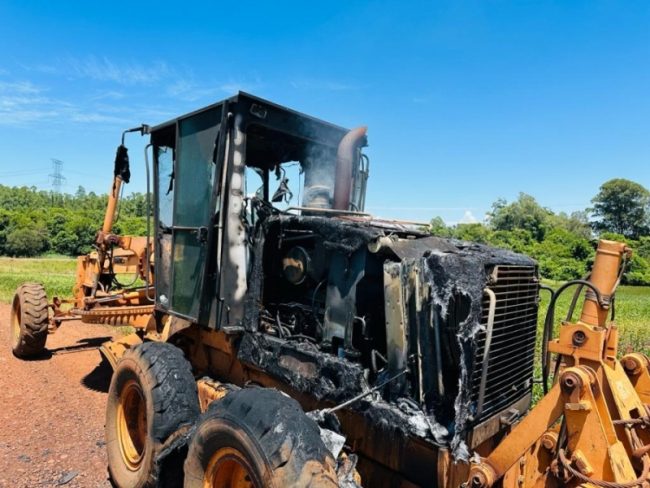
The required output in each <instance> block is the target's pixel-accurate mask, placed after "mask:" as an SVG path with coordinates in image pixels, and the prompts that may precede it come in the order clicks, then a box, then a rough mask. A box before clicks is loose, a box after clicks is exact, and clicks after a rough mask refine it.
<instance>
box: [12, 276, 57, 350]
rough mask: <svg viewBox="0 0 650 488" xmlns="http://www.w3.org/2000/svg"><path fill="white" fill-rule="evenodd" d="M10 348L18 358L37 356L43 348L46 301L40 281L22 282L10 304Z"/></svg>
mask: <svg viewBox="0 0 650 488" xmlns="http://www.w3.org/2000/svg"><path fill="white" fill-rule="evenodd" d="M10 320H11V350H12V351H13V353H14V354H15V355H16V356H17V357H19V358H29V357H34V356H38V355H39V354H41V353H42V352H43V350H44V349H45V342H46V340H47V333H48V332H47V327H48V303H47V295H46V294H45V288H43V285H41V284H40V283H23V284H22V285H20V286H19V287H18V289H17V290H16V294H15V295H14V300H13V303H12V306H11V319H10Z"/></svg>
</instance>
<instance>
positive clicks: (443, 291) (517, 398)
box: [238, 212, 538, 465]
mask: <svg viewBox="0 0 650 488" xmlns="http://www.w3.org/2000/svg"><path fill="white" fill-rule="evenodd" d="M259 215H260V218H259V220H258V223H257V226H256V231H255V233H254V235H255V240H254V243H253V246H252V248H251V253H252V259H251V262H252V266H251V269H250V275H249V276H250V280H249V285H250V288H249V294H248V296H249V300H248V301H247V305H246V316H247V320H246V323H248V324H257V327H256V328H255V330H251V331H250V332H252V333H249V334H246V335H244V337H243V338H242V342H241V344H240V347H239V353H238V358H239V359H240V360H241V361H242V362H244V363H245V364H248V365H249V366H250V367H253V368H255V369H258V370H263V371H265V372H267V373H268V374H270V375H272V376H274V377H276V378H277V379H279V380H280V381H282V382H283V383H286V384H289V385H291V387H292V388H293V389H294V390H296V391H298V392H300V393H301V394H306V395H309V396H310V397H313V398H314V399H316V400H317V401H319V402H325V404H329V405H336V404H339V403H341V402H344V401H346V400H348V399H350V398H352V397H354V396H355V395H359V394H360V393H363V392H364V391H367V390H368V389H370V388H372V387H373V386H375V385H378V384H381V383H382V382H385V381H386V380H387V379H389V378H395V379H394V380H391V381H389V382H388V384H387V385H386V386H385V387H384V388H382V389H381V390H380V391H379V392H378V393H375V394H374V395H369V396H368V397H366V398H364V399H362V400H359V401H358V402H355V403H353V404H352V405H351V406H350V407H349V409H350V410H352V411H354V412H356V413H357V414H359V415H362V416H363V417H364V418H365V419H366V420H367V422H368V423H369V424H372V425H374V426H375V428H379V429H380V430H381V429H382V428H386V429H389V430H390V432H391V436H393V437H394V436H395V435H398V436H402V437H404V438H408V437H417V438H419V439H423V440H425V441H426V442H430V443H431V444H434V445H438V446H447V447H449V448H450V449H452V450H453V453H454V456H455V458H457V459H459V460H467V459H468V458H469V456H470V447H475V446H476V444H477V440H476V438H474V439H473V440H472V429H473V428H474V427H475V426H477V425H478V424H479V423H485V422H488V421H489V420H490V419H489V418H486V415H482V412H483V411H488V413H492V414H494V415H496V414H498V413H500V412H502V411H503V410H504V409H506V408H507V407H511V406H512V404H515V403H517V402H519V403H518V404H517V405H519V408H522V407H521V403H522V402H521V400H522V398H523V399H524V400H525V399H526V396H527V395H529V394H530V386H531V376H532V369H531V370H530V374H526V375H525V377H524V378H523V380H522V381H521V382H520V384H502V385H501V388H502V389H504V390H506V391H515V390H517V391H518V393H517V394H515V395H512V394H510V396H509V397H508V398H505V399H504V398H500V397H495V399H492V397H489V395H488V398H490V401H496V402H499V401H500V402H501V404H495V406H494V408H493V409H492V410H491V411H490V410H489V408H488V409H486V408H484V405H478V400H479V399H480V401H481V402H482V403H485V397H486V393H485V391H486V388H490V387H491V383H490V381H491V380H490V374H489V372H490V371H489V368H485V369H486V372H485V373H484V371H483V369H484V368H483V364H482V363H483V361H482V360H483V358H486V359H487V362H488V363H490V366H491V367H498V366H499V365H498V360H499V348H500V347H501V343H500V342H499V341H500V339H499V337H500V336H499V331H495V330H494V324H495V321H494V319H492V322H491V323H487V322H486V317H487V315H490V314H489V313H488V312H490V310H489V308H490V307H494V308H495V309H493V310H492V311H491V312H492V313H491V315H490V316H492V317H493V316H495V315H499V313H502V312H504V310H505V309H504V308H503V307H505V306H507V305H508V303H509V301H512V300H519V302H518V304H519V305H520V306H533V307H534V308H535V312H536V303H537V302H536V293H530V294H528V295H526V297H531V300H529V301H528V302H527V301H526V300H527V299H528V298H526V299H521V296H522V295H521V289H519V288H517V289H516V290H510V291H509V290H506V291H502V292H498V293H497V294H494V293H492V292H487V291H486V290H488V289H489V288H490V286H494V285H495V280H496V279H497V275H498V273H497V271H498V270H499V269H508V270H510V269H512V270H518V269H526V270H532V271H531V273H529V275H527V276H529V278H530V279H529V281H528V282H527V283H525V285H526V286H528V288H527V289H534V290H537V286H538V285H537V281H536V272H535V262H534V261H532V260H531V259H529V258H527V257H525V256H522V255H519V254H515V253H512V252H509V251H504V250H498V249H494V248H491V247H488V246H483V245H479V244H470V243H467V242H461V241H456V240H447V239H441V238H436V237H431V236H428V235H426V234H423V233H421V232H418V231H412V230H406V229H405V228H404V227H402V226H399V225H394V226H391V225H386V223H383V224H382V225H381V226H380V225H375V223H374V222H373V221H372V220H370V219H367V220H365V221H362V222H361V221H359V219H357V218H346V217H336V218H332V217H322V216H314V215H303V216H296V215H286V214H281V213H278V212H269V213H267V214H264V212H260V213H259ZM297 246H299V248H300V249H299V251H297V250H296V247H297ZM336 262H339V263H340V266H338V267H336V266H334V264H332V263H336ZM502 274H503V273H502ZM338 275H340V276H338ZM506 279H507V277H506ZM531 287H532V288H531ZM333 295H335V296H336V297H338V299H337V300H335V299H333V298H332V296H333ZM488 295H489V296H495V297H496V301H495V300H489V296H488ZM533 295H534V297H533ZM350 296H351V297H353V299H349V297H350ZM341 297H342V298H341ZM346 297H347V298H348V299H346ZM486 297H487V298H486ZM518 297H519V298H518ZM529 302H530V303H529ZM335 308H336V310H335ZM510 325H512V324H506V325H505V327H507V326H510ZM488 328H491V329H492V330H491V331H490V334H491V336H492V344H489V343H486V337H485V336H486V332H487V330H486V329H488ZM504 337H505V336H504ZM486 349H487V353H486ZM490 349H491V350H490ZM495 358H496V359H495ZM524 359H525V360H527V361H528V362H530V365H531V366H532V349H531V354H530V355H529V356H526V357H525V358H524ZM524 362H526V361H524ZM521 366H522V367H523V368H525V369H526V371H528V369H527V368H528V365H527V364H522V365H521ZM400 372H404V374H403V375H400V374H399V373H400ZM475 378H478V379H479V380H478V382H477V381H474V379H475ZM486 385H487V386H486ZM493 386H494V385H493ZM479 388H482V393H481V395H478V392H477V389H479ZM504 401H505V402H506V403H503V402H504ZM508 402H509V403H508ZM523 403H524V404H525V403H526V401H524V402H523ZM501 407H502V408H501ZM495 409H497V410H498V411H497V410H495ZM382 426H383V427H382ZM495 429H496V430H500V429H501V425H499V424H498V420H497V427H496V428H494V427H492V428H491V431H495ZM487 430H488V431H490V429H487ZM493 433H494V432H493ZM481 440H482V439H481ZM386 462H387V465H388V461H386Z"/></svg>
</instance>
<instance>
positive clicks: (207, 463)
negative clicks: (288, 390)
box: [185, 388, 338, 488]
mask: <svg viewBox="0 0 650 488" xmlns="http://www.w3.org/2000/svg"><path fill="white" fill-rule="evenodd" d="M335 466H336V463H335V461H334V458H333V457H332V454H331V453H330V452H329V451H328V450H327V448H326V447H325V445H324V444H323V441H322V440H321V438H320V430H319V428H318V425H316V423H315V422H314V421H313V420H311V419H310V418H308V417H307V416H306V415H305V413H304V412H303V411H302V409H301V408H300V405H299V404H298V402H296V401H295V400H293V399H291V398H288V397H286V396H285V395H283V394H282V393H280V392H278V391H277V390H273V389H267V388H245V389H242V390H238V391H235V392H232V393H229V394H228V395H226V397H225V398H223V399H222V400H219V401H215V402H213V403H212V404H211V405H210V408H209V409H208V411H207V412H206V414H205V415H204V416H203V418H202V419H201V420H200V423H199V424H198V426H197V429H196V432H195V434H194V437H193V438H192V441H191V442H190V447H189V451H188V455H187V459H186V460H185V488H199V487H200V488H205V487H213V488H236V487H237V488H240V487H241V488H285V487H293V488H307V487H312V488H315V487H319V488H334V487H338V482H337V477H336V468H335Z"/></svg>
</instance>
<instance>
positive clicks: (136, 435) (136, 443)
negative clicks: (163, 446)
mask: <svg viewBox="0 0 650 488" xmlns="http://www.w3.org/2000/svg"><path fill="white" fill-rule="evenodd" d="M117 431H118V432H117V433H118V440H119V443H120V451H121V453H122V458H123V459H124V463H125V464H126V466H127V467H128V468H129V469H131V470H132V471H135V470H137V469H138V468H139V467H140V463H141V462H142V458H143V456H144V452H145V445H146V439H147V410H146V403H145V399H144V395H143V393H142V388H141V387H140V385H139V383H137V382H136V381H135V380H131V381H129V382H128V383H127V384H126V385H125V386H124V388H123V390H122V392H121V394H120V402H119V405H118V409H117Z"/></svg>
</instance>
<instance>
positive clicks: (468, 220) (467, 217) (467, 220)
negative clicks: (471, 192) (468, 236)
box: [458, 210, 478, 224]
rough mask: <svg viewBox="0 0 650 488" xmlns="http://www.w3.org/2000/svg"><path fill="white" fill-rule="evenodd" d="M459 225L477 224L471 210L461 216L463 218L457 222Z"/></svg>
mask: <svg viewBox="0 0 650 488" xmlns="http://www.w3.org/2000/svg"><path fill="white" fill-rule="evenodd" d="M458 223H459V224H476V223H478V219H477V218H476V217H474V214H472V211H471V210H465V214H464V215H463V218H462V219H460V221H459V222H458Z"/></svg>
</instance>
